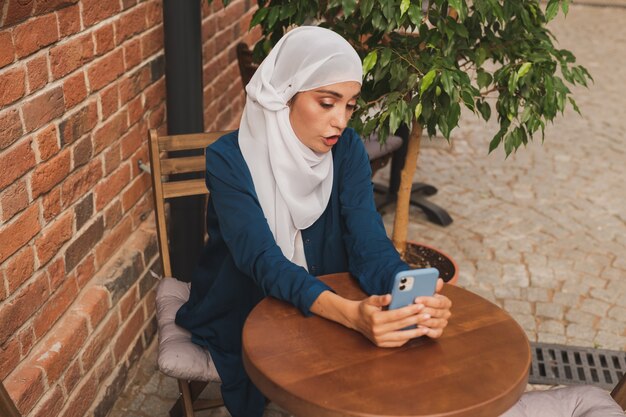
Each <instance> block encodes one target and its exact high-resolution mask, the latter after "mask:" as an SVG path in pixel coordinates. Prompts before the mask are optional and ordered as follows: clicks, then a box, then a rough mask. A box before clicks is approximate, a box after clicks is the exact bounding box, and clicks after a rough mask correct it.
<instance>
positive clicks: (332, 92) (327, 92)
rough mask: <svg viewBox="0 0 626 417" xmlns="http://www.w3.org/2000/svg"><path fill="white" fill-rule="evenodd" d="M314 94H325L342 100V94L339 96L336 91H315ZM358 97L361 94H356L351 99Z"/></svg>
mask: <svg viewBox="0 0 626 417" xmlns="http://www.w3.org/2000/svg"><path fill="white" fill-rule="evenodd" d="M315 92H316V93H325V94H330V95H331V96H335V97H337V98H343V94H339V93H338V92H336V91H333V90H315ZM359 95H361V93H360V92H359V93H356V94H355V95H354V96H352V98H357V97H358V96H359Z"/></svg>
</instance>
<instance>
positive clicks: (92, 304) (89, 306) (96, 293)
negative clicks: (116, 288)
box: [73, 286, 117, 331]
mask: <svg viewBox="0 0 626 417" xmlns="http://www.w3.org/2000/svg"><path fill="white" fill-rule="evenodd" d="M109 308H110V304H109V292H108V291H107V290H106V289H105V288H104V287H100V286H93V287H91V288H88V289H87V290H86V291H85V292H84V294H83V296H82V297H81V298H80V299H79V300H78V302H77V304H76V306H75V307H74V308H73V310H74V311H76V312H77V313H78V314H82V315H84V316H85V317H86V318H87V322H88V323H89V325H90V326H91V328H92V329H95V328H96V327H98V325H99V324H100V322H101V321H102V319H103V318H104V316H106V314H107V312H108V311H109ZM113 316H115V317H116V318H117V315H115V314H114V315H113ZM112 327H113V328H114V329H116V328H117V324H112ZM114 331H115V330H114Z"/></svg>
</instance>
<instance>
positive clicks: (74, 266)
mask: <svg viewBox="0 0 626 417" xmlns="http://www.w3.org/2000/svg"><path fill="white" fill-rule="evenodd" d="M251 7H253V4H251V2H250V1H249V0H247V1H244V0H237V1H234V2H233V3H232V4H231V5H229V6H228V7H227V8H226V9H224V8H223V6H222V5H221V4H219V3H214V4H212V5H208V3H206V1H203V2H202V11H203V22H202V36H203V54H204V68H203V69H204V81H205V88H204V99H205V126H206V128H207V129H211V130H213V129H227V128H233V127H235V126H236V124H237V123H238V121H239V117H240V113H241V108H242V106H243V89H242V86H241V82H240V79H239V73H238V68H237V63H236V57H235V49H234V48H235V45H236V43H237V42H239V41H240V40H241V39H242V38H245V39H246V40H247V41H248V42H249V43H252V41H253V40H254V36H255V35H254V34H247V33H246V32H247V26H248V22H249V20H250V18H251V15H252V12H251V11H249V9H250V8H251ZM151 128H158V129H159V130H160V131H161V132H165V131H166V121H165V81H164V54H163V23H162V4H161V2H160V1H159V0H146V1H141V0H139V1H138V0H3V1H0V380H2V381H3V383H4V385H5V387H6V388H7V391H8V392H9V394H10V396H11V397H12V398H13V399H14V401H15V403H16V404H17V406H18V409H19V410H20V412H21V413H22V414H23V415H25V416H26V415H27V416H42V417H43V416H46V417H48V416H82V415H96V416H104V415H106V414H107V412H108V411H109V409H110V407H111V405H112V403H113V402H114V400H115V399H116V397H117V396H118V395H119V392H120V391H121V390H122V389H123V386H124V383H125V382H126V380H127V378H128V375H129V372H130V371H131V369H132V365H133V364H134V363H135V362H136V360H137V359H138V358H139V357H140V355H141V353H142V352H143V350H144V349H145V348H146V347H147V346H148V345H149V344H150V343H151V342H152V341H153V339H154V336H155V331H156V327H155V318H154V287H155V284H156V282H157V280H156V279H155V278H154V276H153V274H152V273H151V271H153V272H156V274H158V273H160V264H159V260H158V248H157V243H156V237H155V231H154V220H153V214H152V200H151V199H152V196H151V192H150V178H149V175H148V174H145V173H143V172H142V171H141V170H140V169H139V168H138V164H137V162H138V161H139V160H140V159H141V160H143V161H147V160H148V151H147V135H148V133H147V132H148V129H151Z"/></svg>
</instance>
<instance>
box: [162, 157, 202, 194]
mask: <svg viewBox="0 0 626 417" xmlns="http://www.w3.org/2000/svg"><path fill="white" fill-rule="evenodd" d="M204 170H205V164H204V155H199V156H185V157H180V158H165V159H161V174H162V175H170V174H183V173H188V172H204ZM166 198H167V197H166Z"/></svg>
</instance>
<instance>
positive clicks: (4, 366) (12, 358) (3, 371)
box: [0, 337, 20, 381]
mask: <svg viewBox="0 0 626 417" xmlns="http://www.w3.org/2000/svg"><path fill="white" fill-rule="evenodd" d="M19 362H20V343H19V340H18V338H17V337H14V338H12V339H11V340H9V341H8V342H7V343H5V344H4V345H0V381H2V380H3V379H5V378H6V377H7V375H9V373H10V372H11V371H13V369H15V365H16V364H18V363H19Z"/></svg>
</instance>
